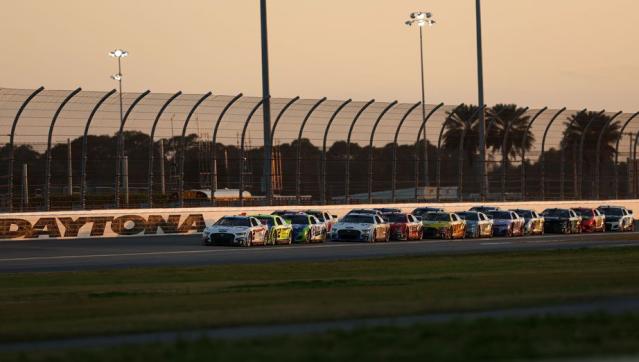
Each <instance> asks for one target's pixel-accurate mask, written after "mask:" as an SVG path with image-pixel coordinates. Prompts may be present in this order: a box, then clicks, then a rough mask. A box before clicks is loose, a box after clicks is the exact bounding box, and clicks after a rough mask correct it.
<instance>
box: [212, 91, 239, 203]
mask: <svg viewBox="0 0 639 362" xmlns="http://www.w3.org/2000/svg"><path fill="white" fill-rule="evenodd" d="M240 98H242V93H240V94H238V95H236V96H235V97H233V98H232V99H231V100H230V101H229V102H228V103H227V104H226V105H225V106H224V109H222V112H221V113H220V115H219V116H218V117H217V121H216V122H215V126H213V138H212V140H211V142H212V143H211V153H212V154H213V155H212V156H213V157H212V158H213V161H212V162H211V205H213V206H215V191H217V188H218V186H217V131H218V129H219V127H220V123H221V122H222V118H224V115H225V114H226V112H228V110H229V108H231V106H232V105H233V104H234V103H235V102H236V101H237V100H238V99H240ZM225 152H226V151H225ZM226 176H227V177H228V173H227V175H226Z"/></svg>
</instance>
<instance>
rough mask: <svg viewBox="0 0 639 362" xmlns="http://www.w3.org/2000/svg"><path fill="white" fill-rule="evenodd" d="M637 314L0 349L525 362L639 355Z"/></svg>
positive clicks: (283, 360) (112, 357) (136, 356)
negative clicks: (74, 347) (64, 348)
mask: <svg viewBox="0 0 639 362" xmlns="http://www.w3.org/2000/svg"><path fill="white" fill-rule="evenodd" d="M637 325H639V314H634V315H622V316H606V315H601V314H591V315H587V316H582V317H578V318H575V317H570V318H569V317H544V318H526V319H503V320H489V319H484V320H476V321H472V322H460V321H458V322H450V323H445V324H424V325H416V326H412V327H405V328H398V327H378V328H367V329H358V330H354V331H349V332H339V331H334V332H327V333H321V334H312V335H300V336H278V337H269V338H261V339H257V338H252V339H247V340H239V341H238V340H231V341H224V340H218V341H213V340H207V339H201V340H198V341H177V342H175V343H153V344H147V345H137V346H119V347H115V348H102V349H86V350H71V351H40V352H33V351H31V352H25V353H12V354H4V355H3V354H0V359H2V360H3V361H5V362H11V361H21V362H27V361H49V362H55V361H82V362H99V361H105V362H106V361H154V362H163V361H185V362H186V361H260V362H262V361H264V362H268V361H278V362H287V361H320V360H321V361H324V360H331V361H349V362H350V361H357V360H360V361H460V362H462V361H463V362H473V361H512V360H518V361H526V360H538V359H550V358H552V359H553V360H554V359H564V358H567V359H571V360H574V361H577V360H579V361H582V360H584V358H592V357H603V356H631V357H632V356H638V357H639V328H637Z"/></svg>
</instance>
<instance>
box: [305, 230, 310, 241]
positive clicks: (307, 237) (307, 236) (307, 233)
mask: <svg viewBox="0 0 639 362" xmlns="http://www.w3.org/2000/svg"><path fill="white" fill-rule="evenodd" d="M304 240H305V241H306V242H307V243H310V242H311V231H310V230H308V231H307V232H306V234H305V238H304Z"/></svg>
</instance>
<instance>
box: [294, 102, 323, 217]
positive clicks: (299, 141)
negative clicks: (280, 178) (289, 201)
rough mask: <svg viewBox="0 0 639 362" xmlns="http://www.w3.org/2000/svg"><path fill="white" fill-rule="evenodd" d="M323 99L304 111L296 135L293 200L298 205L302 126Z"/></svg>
mask: <svg viewBox="0 0 639 362" xmlns="http://www.w3.org/2000/svg"><path fill="white" fill-rule="evenodd" d="M324 101H326V97H324V98H322V99H320V100H318V101H317V102H315V104H313V106H311V109H310V110H309V111H308V112H307V113H306V116H304V119H303V120H302V124H301V125H300V130H299V133H298V135H297V150H296V151H297V152H296V167H295V200H296V201H297V204H298V205H299V204H300V203H301V202H302V195H301V194H302V185H301V183H302V134H303V133H304V127H306V122H308V119H309V118H311V114H313V112H315V110H316V109H317V107H319V106H320V104H322V103H324Z"/></svg>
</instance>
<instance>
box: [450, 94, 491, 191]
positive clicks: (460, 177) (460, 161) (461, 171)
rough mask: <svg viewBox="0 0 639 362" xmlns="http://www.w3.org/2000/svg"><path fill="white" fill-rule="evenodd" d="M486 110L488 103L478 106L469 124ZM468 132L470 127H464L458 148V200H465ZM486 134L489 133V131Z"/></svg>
mask: <svg viewBox="0 0 639 362" xmlns="http://www.w3.org/2000/svg"><path fill="white" fill-rule="evenodd" d="M485 110H486V105H483V106H482V107H481V108H478V109H477V110H476V111H475V112H474V113H473V114H472V115H471V116H470V124H468V126H470V125H471V124H472V122H473V120H474V119H475V118H476V117H478V116H479V113H480V112H483V111H485ZM491 124H492V122H491ZM466 132H468V127H464V129H463V130H462V136H461V139H460V140H459V148H458V149H457V193H458V194H457V200H458V201H463V200H464V143H465V142H464V141H465V140H466ZM486 134H488V132H487V133H486ZM438 143H439V141H438ZM438 147H439V146H438ZM438 150H439V148H438Z"/></svg>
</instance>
